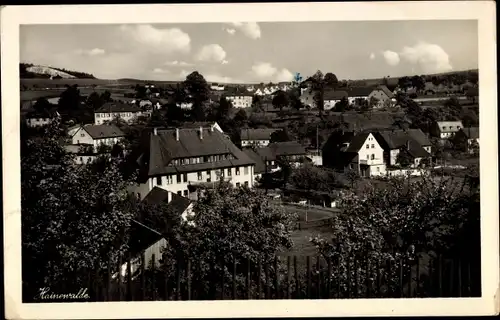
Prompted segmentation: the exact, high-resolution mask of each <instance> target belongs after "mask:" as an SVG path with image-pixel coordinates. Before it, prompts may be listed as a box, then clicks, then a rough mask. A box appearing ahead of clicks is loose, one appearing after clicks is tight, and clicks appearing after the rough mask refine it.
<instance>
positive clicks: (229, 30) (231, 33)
mask: <svg viewBox="0 0 500 320" xmlns="http://www.w3.org/2000/svg"><path fill="white" fill-rule="evenodd" d="M224 31H226V32H227V33H229V34H230V35H233V34H235V33H236V29H233V28H224Z"/></svg>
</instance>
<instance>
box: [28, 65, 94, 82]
mask: <svg viewBox="0 0 500 320" xmlns="http://www.w3.org/2000/svg"><path fill="white" fill-rule="evenodd" d="M19 74H20V77H21V79H33V78H34V79H40V78H41V79H50V78H52V79H96V77H94V75H92V74H89V73H85V72H79V71H72V70H66V69H61V68H54V67H48V66H41V65H34V64H31V63H20V64H19Z"/></svg>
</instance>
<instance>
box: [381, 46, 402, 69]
mask: <svg viewBox="0 0 500 320" xmlns="http://www.w3.org/2000/svg"><path fill="white" fill-rule="evenodd" d="M382 54H383V55H384V59H385V62H386V63H387V64H388V65H390V66H397V65H398V64H399V61H400V58H399V54H398V53H397V52H394V51H390V50H386V51H384V52H383V53H382Z"/></svg>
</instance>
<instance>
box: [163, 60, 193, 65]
mask: <svg viewBox="0 0 500 320" xmlns="http://www.w3.org/2000/svg"><path fill="white" fill-rule="evenodd" d="M165 65H166V66H170V67H189V66H192V65H193V64H192V63H189V62H185V61H178V60H174V61H167V62H165Z"/></svg>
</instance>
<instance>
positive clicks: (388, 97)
mask: <svg viewBox="0 0 500 320" xmlns="http://www.w3.org/2000/svg"><path fill="white" fill-rule="evenodd" d="M372 98H375V99H377V106H376V107H377V108H382V107H384V106H386V105H387V104H389V103H394V102H396V99H395V98H394V94H393V93H392V92H391V90H389V89H388V88H387V87H386V86H384V85H380V86H377V87H376V88H375V89H373V90H372V92H370V94H369V95H368V101H370V99H372Z"/></svg>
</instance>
